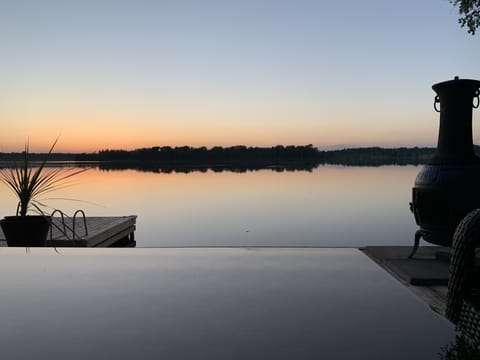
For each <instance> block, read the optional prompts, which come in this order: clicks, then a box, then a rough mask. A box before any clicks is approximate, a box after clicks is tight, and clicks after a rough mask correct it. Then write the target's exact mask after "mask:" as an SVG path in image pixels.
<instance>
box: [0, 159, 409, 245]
mask: <svg viewBox="0 0 480 360" xmlns="http://www.w3.org/2000/svg"><path fill="white" fill-rule="evenodd" d="M417 172H418V168H417V167H415V166H383V167H345V166H319V167H317V168H314V169H312V170H311V171H288V170H287V169H285V170H284V171H276V170H274V171H272V169H263V170H257V171H246V172H231V171H222V172H216V171H213V170H211V169H209V170H206V171H193V172H188V173H183V172H171V173H165V172H158V173H157V172H145V171H139V170H133V169H124V170H122V171H118V170H112V169H110V170H109V171H104V170H102V169H100V168H93V169H91V170H90V171H88V172H85V173H82V174H81V175H80V176H79V177H77V178H76V179H75V183H76V185H75V186H72V187H68V188H66V189H62V190H60V191H58V192H56V193H55V198H56V199H50V200H48V201H46V202H47V203H48V204H49V205H50V206H52V207H55V208H59V209H61V210H63V211H65V212H66V213H67V214H73V213H74V211H75V210H76V209H78V208H83V209H84V210H85V212H86V214H87V216H124V215H138V220H137V231H136V241H137V246H139V247H158V246H327V247H328V246H331V247H342V246H354V247H358V246H364V245H387V244H393V245H408V246H410V245H411V243H412V236H413V234H414V232H415V230H416V225H415V222H414V219H413V217H412V216H411V214H410V212H409V210H408V202H409V200H410V197H411V194H410V191H411V187H412V184H413V181H414V179H415V175H416V173H417ZM0 196H1V198H2V202H0V211H1V212H2V213H0V215H5V214H10V213H11V212H12V209H14V208H15V206H16V205H15V197H14V196H13V195H12V194H10V193H9V192H8V190H7V189H5V188H4V187H0ZM59 198H66V199H76V200H81V201H73V202H72V201H64V200H59Z"/></svg>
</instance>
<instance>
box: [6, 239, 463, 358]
mask: <svg viewBox="0 0 480 360" xmlns="http://www.w3.org/2000/svg"><path fill="white" fill-rule="evenodd" d="M59 252H60V254H57V253H56V252H55V251H54V250H53V249H31V250H30V252H29V253H26V252H25V249H14V248H2V249H0V283H1V284H2V292H1V301H0V314H1V315H0V316H1V318H2V321H1V327H0V348H1V354H2V358H4V359H70V360H71V359H276V360H277V359H437V358H438V355H437V354H438V353H439V352H440V351H441V348H442V347H444V346H445V345H447V344H448V343H449V342H450V341H452V340H453V338H454V328H453V326H452V325H451V324H450V323H449V322H448V321H447V320H445V319H444V318H443V317H441V316H440V315H438V314H436V313H435V312H433V311H432V310H431V309H430V308H429V307H428V306H427V305H425V304H424V303H423V302H421V301H420V300H419V299H418V298H417V297H415V296H414V295H413V294H412V293H411V292H410V291H409V290H408V289H407V288H405V287H404V286H402V285H401V284H400V283H399V282H397V281H396V280H395V279H394V278H393V277H391V275H389V274H388V273H387V272H385V271H384V270H383V269H381V268H380V267H379V266H378V265H376V264H375V263H374V262H373V261H371V260H370V259H369V258H367V257H366V256H365V255H364V254H362V253H361V252H360V251H358V250H356V249H318V248H317V249H281V248H268V249H246V248H230V249H208V248H203V249H188V248H186V249H60V250H59Z"/></svg>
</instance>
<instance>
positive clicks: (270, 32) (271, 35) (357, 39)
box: [0, 0, 480, 152]
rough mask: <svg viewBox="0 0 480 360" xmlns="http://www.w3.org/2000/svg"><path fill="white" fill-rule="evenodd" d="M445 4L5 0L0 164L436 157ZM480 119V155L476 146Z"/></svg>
mask: <svg viewBox="0 0 480 360" xmlns="http://www.w3.org/2000/svg"><path fill="white" fill-rule="evenodd" d="M457 18H458V14H457V9H456V8H454V7H453V6H452V5H451V4H450V3H449V2H448V0H402V1H398V0H397V1H392V0H364V1H358V0H345V1H326V0H316V1H315V0H255V1H251V0H236V1H233V0H221V1H220V0H218V1H212V0H191V1H189V0H168V1H167V0H76V1H70V0H57V1H55V0H41V1H39V0H30V1H25V0H0V49H1V56H0V120H1V129H0V151H16V150H21V149H22V147H23V144H24V142H25V140H26V139H27V138H28V139H30V143H31V145H32V149H33V150H35V151H43V150H45V149H47V148H48V145H49V144H50V143H51V142H52V141H53V140H54V139H55V138H56V137H57V136H58V135H59V134H61V139H60V142H59V144H58V146H57V151H75V152H77V151H95V150H100V149H105V148H127V149H131V148H137V147H143V146H154V145H160V146H162V145H170V146H176V145H191V146H201V145H205V146H213V145H223V146H229V145H236V144H245V145H258V146H271V145H275V144H299V145H300V144H309V143H311V144H314V145H315V146H330V145H336V144H347V145H355V146H368V145H379V146H402V145H405V146H415V145H435V144H436V137H437V131H438V114H437V113H435V112H434V111H433V107H432V103H433V98H434V93H433V91H432V89H431V85H432V84H434V83H437V82H441V81H444V80H449V79H453V77H454V76H455V75H458V76H460V77H461V78H473V79H480V61H479V59H480V34H478V35H476V36H471V35H469V34H467V32H466V29H464V28H461V27H460V26H459V25H458V23H457ZM478 120H480V119H479V115H478V111H476V113H475V114H474V133H475V136H474V137H475V139H474V141H475V142H477V143H478V142H480V130H476V128H480V127H479V126H478V124H477V122H478Z"/></svg>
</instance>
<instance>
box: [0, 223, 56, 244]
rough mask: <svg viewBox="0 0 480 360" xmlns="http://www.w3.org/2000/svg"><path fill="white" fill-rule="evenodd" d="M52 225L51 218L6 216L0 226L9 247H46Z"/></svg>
mask: <svg viewBox="0 0 480 360" xmlns="http://www.w3.org/2000/svg"><path fill="white" fill-rule="evenodd" d="M51 223H52V218H51V217H50V216H42V215H39V216H5V217H4V218H3V219H2V220H0V226H1V227H2V230H3V233H4V234H5V238H6V240H7V244H8V246H23V247H41V246H46V243H47V236H48V231H49V230H50V226H51Z"/></svg>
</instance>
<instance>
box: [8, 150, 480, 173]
mask: <svg viewBox="0 0 480 360" xmlns="http://www.w3.org/2000/svg"><path fill="white" fill-rule="evenodd" d="M475 152H476V153H477V154H480V147H478V146H475ZM434 154H435V148H428V147H413V148H406V147H401V148H381V147H365V148H351V149H343V150H330V151H323V150H319V149H317V148H315V147H313V146H312V145H311V144H309V145H288V146H283V145H277V146H272V147H247V146H243V145H239V146H231V147H220V146H215V147H212V148H206V147H190V146H179V147H170V146H162V147H160V146H154V147H150V148H141V149H136V150H111V149H107V150H101V151H98V152H95V153H83V154H70V153H53V154H51V155H50V157H49V159H50V160H51V161H56V162H59V163H61V162H90V163H91V162H95V163H98V164H100V165H99V167H101V168H104V169H122V168H124V169H125V168H137V169H140V168H142V169H148V171H154V169H156V170H155V171H164V172H168V171H170V170H172V169H180V168H183V169H184V170H185V171H189V169H196V170H197V171H199V170H201V169H208V168H210V169H217V170H218V171H221V170H222V169H227V168H228V169H229V170H232V169H233V171H235V169H237V170H238V171H246V170H252V169H259V168H272V169H276V171H281V169H283V170H291V169H302V170H308V169H313V168H315V167H316V166H318V165H322V164H338V165H356V166H380V165H408V164H412V165H420V164H426V163H428V162H429V161H430V159H432V157H433V156H434ZM45 157H46V154H41V153H33V154H30V158H31V160H32V161H41V160H43V159H45ZM21 160H22V153H0V162H12V161H21Z"/></svg>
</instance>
